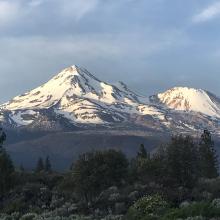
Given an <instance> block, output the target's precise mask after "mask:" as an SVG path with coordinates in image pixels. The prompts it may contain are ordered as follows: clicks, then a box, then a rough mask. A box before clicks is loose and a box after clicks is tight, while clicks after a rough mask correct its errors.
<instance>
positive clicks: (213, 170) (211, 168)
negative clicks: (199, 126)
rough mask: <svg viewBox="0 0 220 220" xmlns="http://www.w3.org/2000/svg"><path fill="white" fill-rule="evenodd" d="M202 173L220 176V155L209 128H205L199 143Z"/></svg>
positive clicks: (209, 175)
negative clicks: (219, 158)
mask: <svg viewBox="0 0 220 220" xmlns="http://www.w3.org/2000/svg"><path fill="white" fill-rule="evenodd" d="M199 157H200V158H199V159H200V160H199V161H200V172H201V173H200V175H201V176H202V177H206V178H215V177H217V176H218V157H217V154H216V151H215V148H214V141H213V140H212V137H211V134H210V132H209V131H208V130H204V132H203V134H202V135H201V139H200V143H199Z"/></svg>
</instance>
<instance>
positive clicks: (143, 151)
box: [137, 144, 150, 159]
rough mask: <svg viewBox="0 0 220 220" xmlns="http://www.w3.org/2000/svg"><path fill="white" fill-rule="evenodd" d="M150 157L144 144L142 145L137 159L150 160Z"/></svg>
mask: <svg viewBox="0 0 220 220" xmlns="http://www.w3.org/2000/svg"><path fill="white" fill-rule="evenodd" d="M149 157H150V156H149V155H148V153H147V151H146V149H145V147H144V144H141V145H140V148H139V151H138V153H137V158H138V159H147V158H149Z"/></svg>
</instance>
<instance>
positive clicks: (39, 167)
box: [36, 157, 45, 172]
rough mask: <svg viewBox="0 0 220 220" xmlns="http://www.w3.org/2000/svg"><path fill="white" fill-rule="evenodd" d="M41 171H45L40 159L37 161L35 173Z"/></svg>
mask: <svg viewBox="0 0 220 220" xmlns="http://www.w3.org/2000/svg"><path fill="white" fill-rule="evenodd" d="M43 170H45V166H44V162H43V160H42V158H41V157H40V158H39V159H38V161H37V166H36V172H41V171H43Z"/></svg>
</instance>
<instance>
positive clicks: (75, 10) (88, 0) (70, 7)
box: [58, 0, 99, 21]
mask: <svg viewBox="0 0 220 220" xmlns="http://www.w3.org/2000/svg"><path fill="white" fill-rule="evenodd" d="M58 2H59V1H58ZM98 3H99V0H72V1H70V0H63V1H62V2H61V3H60V4H61V5H60V6H61V13H62V14H63V15H64V16H67V17H73V18H75V20H76V21H79V20H80V19H82V18H83V17H84V16H85V15H87V14H88V13H89V12H91V11H93V10H94V9H95V8H96V7H97V6H98Z"/></svg>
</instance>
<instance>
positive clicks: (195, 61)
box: [0, 0, 220, 103]
mask: <svg viewBox="0 0 220 220" xmlns="http://www.w3.org/2000/svg"><path fill="white" fill-rule="evenodd" d="M219 27H220V0H184V1H183V0H0V94H1V95H0V102H1V103H2V102H5V101H8V100H9V99H11V98H13V97H14V96H16V95H18V94H22V93H24V92H26V91H28V90H30V89H33V88H35V87H37V86H39V85H41V84H42V83H44V82H46V81H48V80H49V79H50V78H51V77H53V76H54V75H56V74H57V73H58V72H60V71H61V70H62V69H64V68H66V67H68V66H71V65H74V64H75V65H78V66H81V67H84V68H86V69H87V70H89V71H90V72H91V73H92V74H94V75H95V76H96V77H98V78H99V79H100V80H103V81H107V82H109V83H115V82H117V81H123V82H124V83H126V84H127V85H128V86H129V87H130V88H132V89H133V90H134V91H137V92H139V93H141V94H143V95H152V94H155V93H158V92H163V91H165V90H167V89H169V88H171V87H174V86H188V87H194V88H202V89H206V90H209V91H211V92H213V93H215V94H216V95H218V96H220V86H219V85H220V62H219V61H220V37H219V36H220V28H219Z"/></svg>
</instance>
